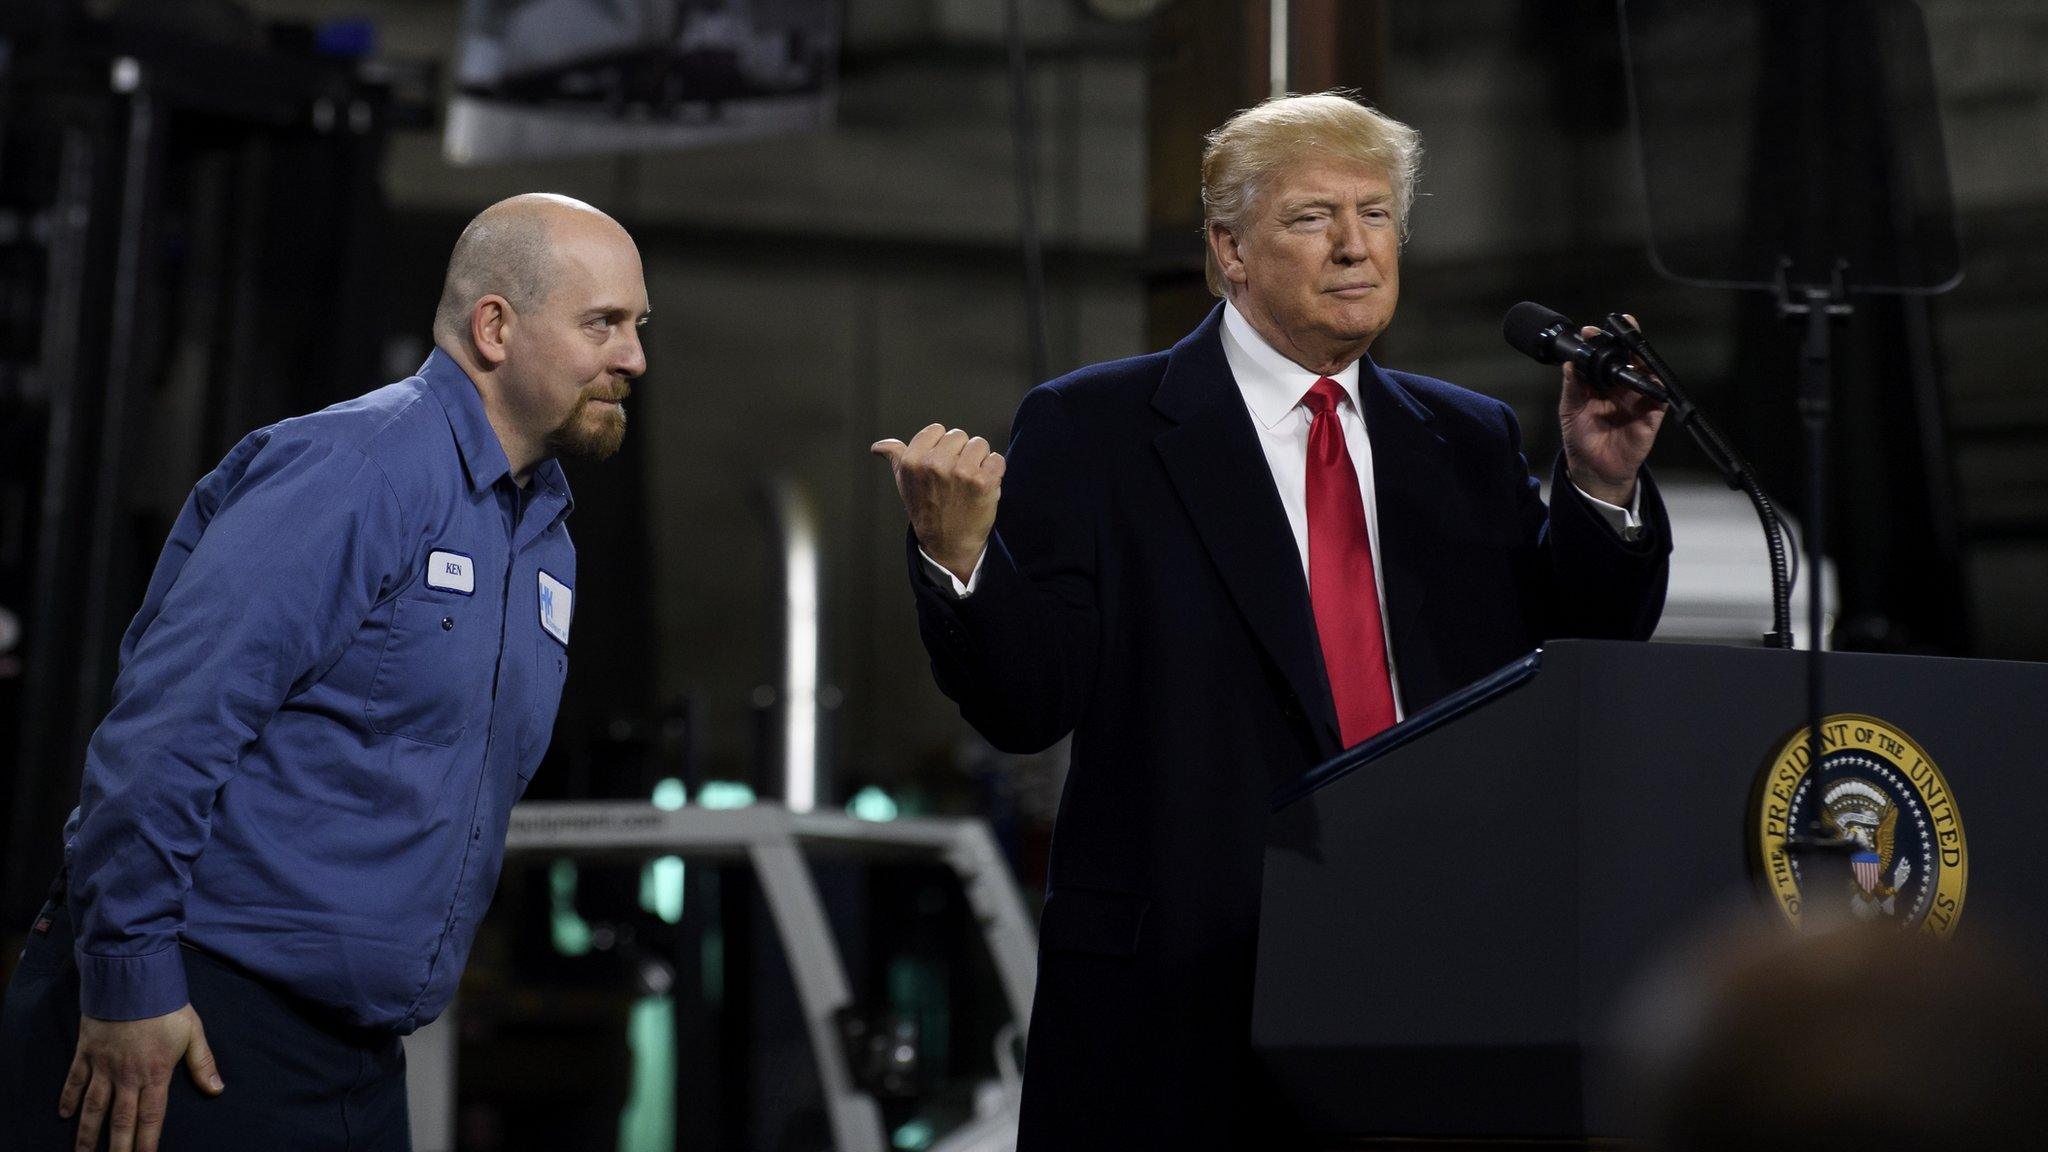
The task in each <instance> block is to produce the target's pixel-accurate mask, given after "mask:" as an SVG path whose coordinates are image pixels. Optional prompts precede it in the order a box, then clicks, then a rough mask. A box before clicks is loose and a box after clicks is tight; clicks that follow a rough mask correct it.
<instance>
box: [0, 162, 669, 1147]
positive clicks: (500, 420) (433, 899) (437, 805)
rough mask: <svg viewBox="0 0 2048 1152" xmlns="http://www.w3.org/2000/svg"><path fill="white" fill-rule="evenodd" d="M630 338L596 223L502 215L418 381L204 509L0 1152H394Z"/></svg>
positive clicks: (527, 738)
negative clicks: (410, 1071)
mask: <svg viewBox="0 0 2048 1152" xmlns="http://www.w3.org/2000/svg"><path fill="white" fill-rule="evenodd" d="M647 315H648V306H647V288H646V285H645V283H644V280H643V277H642V274H641V268H640V256H639V253H638V251H637V250H636V249H635V247H634V245H633V241H632V239H631V238H630V237H629V236H627V234H626V232H625V230H624V229H623V228H621V227H619V225H618V224H617V223H616V222H614V221H613V220H612V219H611V218H609V217H607V216H605V215H604V214H603V213H601V212H599V211H597V210H596V209H594V208H592V207H590V206H589V205H587V204H583V203H580V202H577V201H574V200H570V199H567V198H565V197H559V196H548V195H530V196H520V197H516V198H514V199H511V200H507V201H504V202H502V203H499V204H496V205H493V206H492V207H490V208H489V209H487V210H485V211H484V212H483V213H482V214H481V215H479V216H478V217H477V218H476V219H475V220H474V221H472V222H471V223H470V225H469V227H468V228H466V229H465V230H464V231H463V233H462V237H461V239H460V240H458V241H457V243H456V246H455V252H454V255H453V257H452V258H451V259H450V261H449V266H448V275H447V279H446V283H445V286H444V289H443V294H442V298H441V303H440V307H439V309H438V311H437V312H436V315H435V318H434V344H435V350H434V353H433V354H432V355H431V356H429V357H428V358H427V362H426V363H425V364H424V365H423V366H422V367H421V368H420V370H419V372H418V373H417V374H416V375H414V376H412V377H409V378H407V379H405V380H402V381H400V382H398V383H396V384H392V385H390V386H388V387H385V388H380V389H378V390H377V391H375V392H372V393H370V394H369V395H367V396H362V397H359V398H357V399H355V400H351V401H348V402H347V403H344V404H337V405H335V406H334V407H332V408H328V409H325V410H323V411H320V412H316V413H313V414H311V415H308V416H301V417H297V418H294V419H290V420H286V421H283V422H282V423H279V424H275V425H272V426H270V427H268V428H263V429H259V430H258V431H256V432H253V433H251V434H250V435H249V436H248V437H247V438H245V439H244V440H243V441H242V442H241V443H240V444H238V445H237V446H236V447H235V449H234V450H233V451H232V452H230V453H229V454H228V456H227V458H226V459H225V460H223V461H222V462H221V464H220V466H219V467H217V468H215V469H214V470H213V472H212V473H210V474H209V475H207V476H206V477H205V478H204V479H203V480H201V481H200V482H199V485H198V487H197V488H195V489H194V490H193V492H192V495H191V498H190V499H188V500H187V501H186V503H185V507H184V510H183V512H181V513H180V515H179V517H178V521H177V523H176V525H175V526H174V527H173V528H172V530H171V535H170V539H169V541H168V542H167V543H166V544H165V546H164V550H163V555H162V557H161V558H160V559H159V560H158V562H157V567H156V572H155V575H154V577H153V578H152V579H151V581H150V584H149V590H148V592H147V594H146V595H145V597H144V599H143V602H142V607H141V610H140V611H139V612H137V613H136V616H135V620H134V622H133V623H132V624H131V625H130V626H129V628H128V632H127V634H126V635H125V636H124V637H123V639H122V643H121V672H120V676H119V679H118V680H117V682H116V683H115V686H114V697H113V706H112V708H111V709H110V710H109V711H108V713H107V716H106V718H105V720H104V721H102V723H101V724H100V726H99V729H98V730H97V731H96V732H95V733H94V735H93V738H92V742H91V745H90V746H89V748H88V749H87V752H86V762H85V773H84V781H83V786H82V788H81V790H80V797H79V806H78V808H77V810H76V811H74V812H73V813H72V816H71V820H70V823H69V825H68V826H67V828H66V835H65V853H64V855H65V859H64V865H65V871H64V875H63V876H62V877H61V878H60V879H59V881H58V883H57V884H56V885H55V886H54V887H53V889H52V893H51V897H50V903H49V904H48V905H47V906H45V907H44V909H43V910H42V912H41V913H40V914H39V915H38V917H37V919H36V922H35V924H34V926H33V928H32V930H31V934H30V943H29V946H28V948H27V950H26V951H25V952H24V953H23V956H22V960H21V964H20V966H19V967H18V968H17V970H16V972H15V975H14V978H13V981H12V983H11V984H10V986H9V989H8V994H7V1003H6V1015H5V1020H4V1024H0V1135H4V1136H6V1137H8V1139H6V1140H0V1144H5V1146H6V1147H7V1148H9V1149H35V1150H41V1149H52V1150H55V1149H63V1148H78V1149H91V1148H93V1147H94V1146H95V1144H96V1142H97V1141H98V1140H99V1139H100V1137H101V1136H102V1135H103V1134H104V1135H105V1136H107V1137H108V1146H109V1147H111V1148H112V1149H114V1150H115V1152H130V1150H131V1149H132V1150H134V1152H152V1150H154V1149H157V1148H159V1147H161V1148H164V1149H186V1148H193V1149H197V1148H205V1149H209V1150H214V1152H219V1150H224V1149H244V1148H246V1149H266V1150H269V1149H292V1150H294V1152H311V1150H317V1149H334V1150H337V1152H339V1150H342V1149H347V1150H350V1152H355V1150H360V1149H379V1150H382V1149H404V1148H407V1147H409V1137H408V1134H407V1117H406V1102H405V1063H404V1053H403V1050H402V1048H401V1046H400V1041H399V1037H401V1036H403V1035H404V1034H406V1033H409V1032H411V1031H413V1030H414V1029H415V1028H418V1027H419V1026H421V1025H422V1024H425V1023H427V1022H429V1021H431V1020H433V1019H434V1017H435V1016H436V1015H438V1014H439V1013H440V1011H441V1010H442V1008H443V1007H445V1006H446V1005H447V1003H448V1001H449V999H450V998H451V997H452V996H453V995H454V992H455V985H456V980H457V978H458V976H459V975H460V974H461V971H462V966H463V962H464V960H465V959H466V957H467V955H468V952H469V946H470V941H471V939H472V936H473V934H474V933H475V931H476V926H477V923H478V922H479V921H480V920H482V918H483V915H484V911H485V909H486V908H487V906H488V905H489V903H490V898H491V893H492V891H493V889H494V887H495V886H496V883H497V878H498V868H499V864H500V862H501V860H502V858H503V853H504V842H505V828H506V824H507V821H508V817H509V813H510V811H511V808H512V804H513V802H514V801H516V800H517V799H518V798H519V796H520V795H521V793H523V792H524V791H525V789H526V784H527V781H528V779H530V778H531V776H532V774H533V771H534V769H535V767H536V766H538V765H539V763H540V759H541V754H542V753H543V752H544V751H545V750H546V748H547V744H548V739H549V735H550V733H551V730H552V728H553V725H554V716H555V707H556V704H557V702H558V701H559V699H560V697H561V691H562V681H563V677H564V676H565V675H566V674H567V672H568V646H569V634H570V622H571V620H572V619H573V616H574V608H575V592H576V553H575V549H574V548H573V547H572V546H571V544H570V542H569V534H568V531H567V529H566V528H565V526H564V523H563V521H564V520H565V518H566V517H567V516H568V514H569V510H570V507H571V504H572V502H571V500H570V497H569V485H568V483H567V481H566V480H565V479H564V478H563V475H562V469H561V466H560V464H559V463H557V458H558V457H563V456H588V457H597V458H602V457H605V456H608V455H610V454H611V453H613V452H615V451H616V450H617V449H618V447H619V443H620V439H621V437H623V436H624V434H625V428H626V414H625V409H624V407H623V404H624V401H625V399H626V397H627V395H628V393H629V391H630V385H629V382H630V381H631V380H632V379H633V378H635V377H637V376H639V375H640V374H641V372H642V371H643V370H644V369H645V367H646V360H645V357H644V355H643V354H642V351H641V347H640V336H639V327H640V325H641V324H643V323H644V322H645V321H646V319H647ZM202 1022H203V1023H202Z"/></svg>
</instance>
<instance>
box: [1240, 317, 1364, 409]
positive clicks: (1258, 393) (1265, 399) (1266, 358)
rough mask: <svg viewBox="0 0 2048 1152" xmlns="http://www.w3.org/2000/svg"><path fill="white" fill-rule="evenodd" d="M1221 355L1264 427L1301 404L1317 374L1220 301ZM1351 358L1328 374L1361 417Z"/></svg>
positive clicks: (1355, 371) (1355, 365) (1356, 367)
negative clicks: (1336, 370)
mask: <svg viewBox="0 0 2048 1152" xmlns="http://www.w3.org/2000/svg"><path fill="white" fill-rule="evenodd" d="M1223 357H1224V359H1225V360H1227V361H1229V362H1230V374H1231V375H1232V376H1235V377H1236V378H1237V387H1238V390H1239V391H1241V392H1243V393H1244V403H1245V407H1247V408H1249V409H1251V413H1252V418H1253V419H1254V420H1257V421H1258V422H1259V424H1260V425H1261V426H1263V427H1264V428H1265V429H1266V430H1267V431H1269V432H1270V431H1272V430H1273V429H1275V428H1277V427H1279V424H1280V422H1281V421H1282V420H1285V419H1286V418H1287V414H1288V413H1290V412H1292V411H1294V409H1295V408H1296V407H1298V406H1299V405H1300V404H1301V398H1302V397H1303V396H1306V395H1308V390H1309V389H1310V388H1311V387H1313V386H1314V385H1315V382H1316V381H1317V380H1320V379H1322V377H1321V376H1319V375H1317V374H1316V373H1314V372H1311V371H1309V370H1308V369H1306V368H1303V367H1302V366H1301V365H1299V364H1296V363H1295V362H1294V361H1292V360H1289V359H1288V358H1287V357H1285V356H1283V355H1281V354H1280V350H1279V349H1277V348H1275V347H1273V346H1272V345H1271V344H1268V343H1267V342H1266V338H1265V337H1264V336H1261V335H1259V331H1258V329H1256V328H1254V327H1252V322H1251V321H1249V320H1247V319H1245V318H1244V314H1243V313H1242V312H1239V311H1238V310H1237V305H1235V304H1232V303H1230V302H1229V301H1225V302H1224V304H1223ZM1359 363H1360V361H1357V360H1353V361H1352V362H1351V363H1349V364H1346V365H1345V366H1344V367H1343V369H1342V370H1341V371H1339V372H1337V373H1336V374H1335V375H1333V376H1331V377H1330V379H1332V380H1335V381H1336V382H1337V384H1338V386H1340V387H1342V388H1343V389H1344V395H1345V397H1346V398H1347V399H1349V400H1350V401H1351V410H1352V411H1354V412H1356V413H1358V414H1359V415H1360V416H1361V417H1363V416H1364V414H1365V409H1364V408H1363V407H1361V406H1360V405H1359V402H1358V365H1359Z"/></svg>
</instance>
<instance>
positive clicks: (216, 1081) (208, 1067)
mask: <svg viewBox="0 0 2048 1152" xmlns="http://www.w3.org/2000/svg"><path fill="white" fill-rule="evenodd" d="M185 1067H186V1069H187V1070H188V1071H190V1072H191V1073H192V1083H194V1084H197V1085H198V1086H199V1090H200V1091H201V1092H204V1093H206V1094H207V1095H208V1096H218V1095H220V1094H221V1093H222V1092H223V1091H225V1090H226V1089H227V1085H225V1084H223V1083H221V1080H220V1067H219V1066H218V1065H216V1064H215V1063H214V1062H213V1049H212V1048H209V1047H207V1045H206V1029H204V1028H202V1027H200V1025H199V1021H198V1019H197V1018H196V1017H195V1018H194V1019H193V1021H192V1043H191V1044H190V1045H188V1046H187V1047H186V1048H185Z"/></svg>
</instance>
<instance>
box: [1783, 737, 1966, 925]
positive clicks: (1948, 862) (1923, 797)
mask: <svg viewBox="0 0 2048 1152" xmlns="http://www.w3.org/2000/svg"><path fill="white" fill-rule="evenodd" d="M1806 733H1807V730H1806V729H1805V728H1801V729H1800V730H1799V731H1797V732H1794V733H1793V734H1792V735H1791V736H1789V737H1787V738H1786V740H1785V741H1784V743H1782V744H1780V745H1779V746H1778V748H1777V750H1776V751H1775V752H1773V753H1772V755H1771V758H1770V759H1769V760H1768V761H1766V762H1765V764H1764V768H1763V771H1762V773H1761V774H1759V776H1758V777H1757V786H1756V792H1755V797H1754V799H1753V800H1752V801H1751V803H1750V815H1749V837H1748V839H1749V843H1750V862H1751V864H1752V866H1753V867H1754V868H1756V870H1757V875H1758V878H1759V880H1760V881H1761V883H1762V886H1763V889H1764V892H1765V894H1766V895H1767V896H1768V897H1769V898H1770V900H1771V902H1772V903H1773V904H1774V905H1775V906H1776V907H1777V909H1778V911H1779V912H1780V913H1782V914H1783V915H1784V917H1785V919H1786V920H1788V921H1790V922H1791V923H1792V924H1793V925H1794V926H1797V925H1798V924H1799V923H1800V922H1801V920H1802V919H1804V918H1805V916H1806V915H1807V914H1808V913H1814V914H1820V913H1822V912H1823V911H1825V912H1830V913H1832V912H1842V913H1846V914H1848V915H1849V916H1852V917H1855V918H1857V919H1860V920H1873V921H1891V922H1894V923H1896V924H1897V925H1898V926H1899V927H1900V928H1901V929H1902V930H1905V931H1914V930H1918V931H1921V932H1928V933H1932V934H1934V935H1937V936H1946V935H1948V934H1949V933H1950V932H1952V931H1954V930H1955V926H1956V920H1957V919H1958V918H1959V917H1960V916H1961V915H1962V911H1963V892H1964V889H1965V887H1966V886H1967V885H1968V882H1969V876H1970V867H1969V861H1970V858H1969V853H1968V851H1967V849H1966V847H1965V844H1964V841H1963V818H1962V816H1961V815H1960V814H1959V813H1957V811H1956V802H1955V797H1954V796H1953V795H1951V794H1950V793H1949V790H1948V781H1947V780H1945V779H1943V778H1942V775H1941V770H1940V769H1938V768H1936V767H1935V766H1934V761H1933V760H1931V759H1929V758H1928V756H1927V753H1926V752H1925V751H1924V750H1922V749H1921V747H1920V745H1918V744H1916V743H1914V741H1913V738H1912V737H1910V736H1908V735H1906V734H1905V733H1904V732H1901V731H1899V730H1898V729H1896V728H1894V727H1892V726H1891V725H1889V724H1887V723H1885V722H1884V721H1882V720H1879V719H1877V718H1876V717H1873V716H1861V715H1857V714H1855V713H1848V712H1844V713H1839V714H1837V715H1833V716H1829V717H1827V718H1825V719H1823V720H1822V721H1821V757H1820V771H1819V772H1813V771H1810V770H1809V765H1808V763H1807V760H1808V749H1807V746H1806ZM1816 821H1818V824H1819V830H1820V831H1821V832H1822V834H1823V835H1825V836H1827V837H1829V838H1832V839H1837V840H1843V841H1848V842H1849V843H1847V844H1845V845H1844V846H1843V848H1844V849H1845V850H1846V851H1847V854H1848V861H1847V866H1846V867H1845V866H1844V865H1843V862H1842V857H1841V856H1840V855H1839V854H1836V853H1818V852H1788V851H1786V849H1785V837H1786V836H1787V835H1805V834H1807V833H1808V832H1809V830H1811V829H1812V828H1813V827H1814V824H1815V822H1816Z"/></svg>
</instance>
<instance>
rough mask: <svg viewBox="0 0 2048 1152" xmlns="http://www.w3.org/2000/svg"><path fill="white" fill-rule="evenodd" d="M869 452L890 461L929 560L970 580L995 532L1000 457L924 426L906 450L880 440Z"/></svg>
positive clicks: (982, 444) (965, 438)
mask: <svg viewBox="0 0 2048 1152" xmlns="http://www.w3.org/2000/svg"><path fill="white" fill-rule="evenodd" d="M868 451H870V452H873V453H874V454H875V455H877V456H882V457H885V458H887V459H888V461H889V467H890V469H891V470H892V471H893V472H895V474H896V492H897V495H899V496H901V497H902V498H903V510H904V511H905V512H908V513H909V514H910V528H911V531H913V532H916V533H917V543H918V545H919V546H920V547H922V548H923V549H924V551H925V554H926V555H927V556H930V557H931V558H932V559H933V560H936V561H938V562H939V565H940V566H941V567H943V568H945V569H946V571H948V572H951V573H952V574H953V575H955V576H958V577H959V578H960V579H962V580H966V579H967V578H968V577H970V576H972V575H973V574H974V566H975V564H977V563H978V562H979V561H980V560H981V553H982V549H984V548H985V547H987V545H988V536H989V533H990V532H992V531H994V529H995V524H996V501H998V500H1000V499H1001V498H1002V495H1003V457H1002V454H1001V453H999V452H992V451H990V450H989V444H988V441H986V440H984V439H982V438H981V437H979V436H969V435H968V434H967V433H965V432H962V431H961V430H960V429H958V428H954V429H951V430H948V429H947V428H946V427H945V426H944V425H941V424H927V425H925V427H924V428H923V430H921V431H920V432H918V434H917V435H915V436H913V437H911V438H910V443H908V444H905V443H904V442H903V441H901V440H879V441H876V442H875V444H874V446H873V447H871V448H869V449H868Z"/></svg>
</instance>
